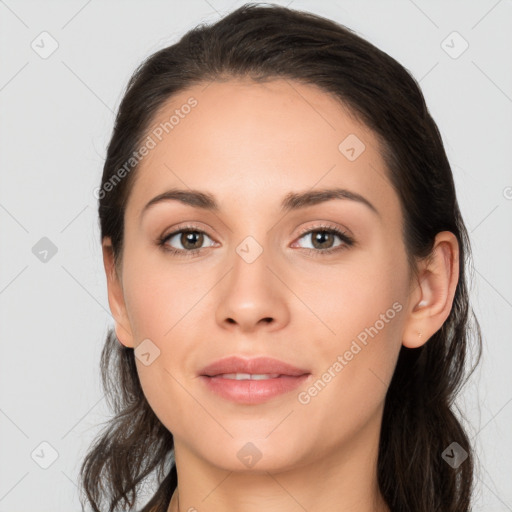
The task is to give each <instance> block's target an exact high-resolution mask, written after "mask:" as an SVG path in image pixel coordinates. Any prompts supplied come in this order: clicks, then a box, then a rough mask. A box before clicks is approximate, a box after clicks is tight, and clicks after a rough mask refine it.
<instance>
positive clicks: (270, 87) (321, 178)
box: [128, 79, 397, 212]
mask: <svg viewBox="0 0 512 512" xmlns="http://www.w3.org/2000/svg"><path fill="white" fill-rule="evenodd" d="M146 135H147V139H146V140H149V139H151V140H152V141H153V143H152V144H151V145H152V146H154V147H152V149H150V150H149V152H148V154H147V156H146V157H145V158H144V159H143V160H142V161H141V162H140V164H139V167H138V169H137V178H136V181H135V184H134V187H133V190H132V193H131V195H130V199H129V203H128V205H129V207H130V205H132V209H135V210H136V211H137V212H140V211H141V209H142V208H143V206H144V204H145V202H147V200H149V199H151V198H152V197H154V196H156V195H158V194H160V193H162V192H163V191H165V189H166V188H171V187H179V188H187V187H189V188H194V189H202V190H203V189H204V190H209V191H212V192H213V193H214V194H215V195H216V196H218V197H219V202H221V203H222V202H223V200H227V199H228V198H229V201H230V202H231V203H233V202H234V201H235V202H236V201H239V202H240V204H243V205H246V206H254V207H257V206H261V204H262V198H263V197H264V198H265V201H273V200H274V199H275V201H276V202H277V201H279V202H280V201H281V199H282V196H283V195H284V194H286V193H287V192H289V191H295V190H297V191H298V190H305V189H312V188H314V187H321V188H325V187H329V186H337V187H339V186H343V187H344V188H347V189H351V190H353V191H355V192H357V193H359V194H361V195H363V196H365V197H368V198H369V199H370V198H371V199H370V201H371V202H372V203H373V204H375V205H376V206H377V205H379V204H380V205H381V208H384V209H385V208H387V207H388V206H391V207H393V206H394V207H396V206H397V205H396V201H397V198H396V197H393V196H394V192H393V190H392V187H391V185H390V183H389V182H388V180H387V178H386V174H385V167H384V162H383V160H382V157H381V153H380V147H379V144H378V141H377V138H376V137H375V135H374V134H373V132H372V131H371V130H370V129H369V128H368V127H366V126H365V125H364V124H362V123H361V122H359V121H358V120H357V119H356V118H355V116H354V115H353V114H352V113H351V111H350V110H349V109H348V108H347V107H346V106H344V105H343V104H342V103H341V102H340V101H339V100H337V99H336V98H334V97H333V96H332V95H331V94H329V93H327V92H325V91H324V90H322V89H320V88H318V87H316V86H314V85H309V84H302V83H298V82H295V81H291V80H288V79H276V80H272V81H269V82H265V83H256V82H254V81H252V80H249V79H236V80H235V79H232V80H228V81H224V82H219V81H214V82H211V83H201V84H196V85H194V86H193V87H190V88H188V89H186V90H184V91H181V92H180V93H178V94H176V95H174V96H172V97H171V98H170V99H169V100H168V101H167V102H165V103H164V104H163V105H162V107H161V108H160V109H159V111H158V112H157V114H156V115H155V116H154V118H153V120H152V123H151V124H150V129H149V130H148V131H147V134H146ZM233 192H236V194H235V195H234V194H233ZM387 202H388V203H390V204H388V205H386V203H387ZM391 203H394V204H391Z"/></svg>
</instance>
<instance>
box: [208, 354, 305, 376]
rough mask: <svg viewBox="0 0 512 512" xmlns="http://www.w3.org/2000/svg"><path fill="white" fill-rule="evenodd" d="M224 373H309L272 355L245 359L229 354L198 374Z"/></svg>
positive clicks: (297, 374) (292, 374) (293, 374)
mask: <svg viewBox="0 0 512 512" xmlns="http://www.w3.org/2000/svg"><path fill="white" fill-rule="evenodd" d="M224 373H249V374H275V373H277V374H279V375H291V376H300V375H304V374H309V373H310V372H309V371H308V370H304V369H302V368H297V367H296V366H293V365H291V364H289V363H285V362H284V361H280V360H279V359H274V358H272V357H254V358H251V359H245V358H243V357H240V356H229V357H225V358H223V359H218V360H217V361H214V362H213V363H211V364H209V365H207V366H205V367H204V368H203V369H202V370H201V371H200V375H205V376H209V377H213V376H215V375H222V374H224Z"/></svg>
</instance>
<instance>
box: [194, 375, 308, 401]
mask: <svg viewBox="0 0 512 512" xmlns="http://www.w3.org/2000/svg"><path fill="white" fill-rule="evenodd" d="M310 376H311V374H310V373H305V374H303V375H280V374H248V373H231V374H229V373H227V374H220V375H214V376H209V375H201V376H200V380H201V381H202V382H203V384H204V385H205V387H206V389H207V390H208V391H209V392H211V393H213V394H215V395H216V396H219V397H221V398H223V399H224V400H228V401H230V402H235V403H237V404H244V405H257V404H261V403H264V402H267V401H268V400H270V399H272V398H275V397H278V396H281V395H285V394H287V393H290V392H292V391H293V390H295V389H296V388H298V387H299V386H300V385H302V384H304V383H305V382H306V381H307V380H308V379H309V377H310Z"/></svg>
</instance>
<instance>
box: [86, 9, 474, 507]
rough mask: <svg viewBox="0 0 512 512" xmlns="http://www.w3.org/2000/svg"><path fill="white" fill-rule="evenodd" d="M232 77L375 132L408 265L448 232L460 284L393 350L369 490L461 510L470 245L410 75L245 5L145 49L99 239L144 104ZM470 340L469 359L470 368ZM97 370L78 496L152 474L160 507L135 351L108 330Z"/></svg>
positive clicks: (169, 471)
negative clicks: (102, 416)
mask: <svg viewBox="0 0 512 512" xmlns="http://www.w3.org/2000/svg"><path fill="white" fill-rule="evenodd" d="M235 77H250V78H252V79H253V80H255V81H260V82H261V81H265V80H272V79H276V78H286V79H290V80H296V81H299V82H301V83H305V84H313V85H316V86H319V87H320V88H322V89H323V90H324V91H326V92H328V93H330V94H333V95H335V97H336V98H338V99H339V101H340V102H342V103H343V104H344V105H346V106H348V107H349V109H350V110H351V112H352V113H353V114H354V115H355V116H356V117H357V118H358V119H360V120H361V121H362V122H364V123H365V124H366V125H367V126H368V127H369V128H371V129H372V130H373V132H374V133H375V135H376V136H377V137H378V139H379V141H380V142H381V144H382V147H383V153H384V154H383V157H384V161H385V163H386V166H387V169H386V171H387V173H388V176H389V178H390V181H391V183H392V185H393V187H394V189H395V190H396V193H397V194H398V196H399V198H400V202H401V209H402V215H403V218H404V230H403V238H404V242H405V245H406V251H407V255H408V261H409V264H410V268H411V269H412V270H413V271H415V270H416V267H415V263H416V262H417V260H416V258H425V257H428V256H429V255H430V254H431V252H432V248H433V242H434V239H435V236H436V234H437V233H438V232H440V231H444V230H447V231H451V232H452V233H454V234H455V236H456V237H457V240H458V243H459V254H460V260H459V281H458V284H457V287H456V290H455V296H454V301H453V305H452V309H451V312H450V314H449V317H448V318H447V320H446V322H445V323H444V324H443V326H442V328H441V329H439V330H438V331H437V332H436V333H435V334H434V335H433V336H432V337H431V338H430V339H429V340H428V342H427V343H425V344H424V345H423V346H421V347H419V348H416V349H408V348H406V347H402V348H401V352H400V354H399V358H398V362H397V366H396V369H395V372H394V375H393V378H392V381H391V383H390V386H389V389H388V392H387V395H386V402H385V408H384V415H383V420H382V428H381V434H380V446H379V455H378V468H377V469H378V482H379V486H380V490H381V493H382V495H383V496H384V499H385V500H386V502H387V503H388V505H389V507H390V508H391V510H393V511H395V512H397V511H414V512H434V511H443V512H466V511H469V510H471V508H470V506H471V505H470V503H471V496H472V491H473V481H474V466H475V464H474V451H473V449H472V447H471V445H470V441H469V438H468V435H467V433H466V432H465V429H464V428H463V426H462V424H461V422H460V421H459V419H458V418H457V416H456V415H455V413H454V400H455V398H456V395H457V393H458V392H459V390H460V388H461V386H462V385H463V384H464V383H465V381H466V380H467V378H468V377H469V376H470V375H471V373H472V372H473V370H474V368H475V367H476V365H477V364H478V361H479V359H480V355H481V344H482V341H481V333H480V326H479V324H478V321H477V319H476V317H475V315H474V313H473V311H472V309H471V308H470V304H469V289H468V282H467V279H468V275H467V271H466V268H465V264H466V263H467V262H468V263H469V262H470V241H469V238H468V233H467V231H466V227H465V225H464V222H463V220H462V216H461V213H460V211H459V206H458V203H457V198H456V193H455V186H454V181H453V176H452V171H451V168H450V164H449V162H448V159H447V156H446V153H445V150H444V147H443V143H442V139H441V136H440V133H439V131H438V128H437V126H436V123H435V122H434V120H433V119H432V117H431V116H430V113H429V111H428V109H427V106H426V105H425V100H424V97H423V94H422V92H421V90H420V88H419V86H418V84H417V82H416V81H415V80H414V78H413V77H412V76H411V75H410V74H409V72H408V71H407V70H406V69H405V68H404V67H403V66H401V65H400V64H399V63H398V62H397V61H396V60H394V59H393V58H392V57H390V56H389V55H387V54H386V53H385V52H383V51H381V50H379V49H378V48H376V47H375V46H373V45H372V44H370V43H369V42H368V41H366V40H364V39H363V38H361V37H359V36H358V35H356V34H355V33H354V32H353V31H351V30H350V29H348V28H346V27H344V26H343V25H340V24H338V23H335V22H334V21H331V20H328V19H325V18H322V17H320V16H316V15H313V14H311V13H307V12H301V11H297V10H292V9H288V8H285V7H280V6H276V5H272V4H270V5H258V4H254V3H251V4H246V5H244V6H242V7H240V8H238V9H236V10H235V11H233V12H231V13H230V14H229V15H227V16H225V17H224V18H222V19H220V20H219V21H217V22H216V23H214V24H211V25H201V26H199V27H196V28H194V29H192V30H190V31H189V32H187V33H186V34H185V35H184V36H183V37H182V38H181V39H180V40H179V42H177V43H176V44H173V45H172V46H169V47H167V48H164V49H162V50H160V51H157V52H156V53H154V54H153V55H151V56H150V57H149V58H148V59H147V60H145V61H144V62H143V63H142V64H141V65H140V66H139V67H138V69H137V70H136V71H135V72H134V74H133V76H132V77H131V79H130V81H129V83H128V86H127V89H126V92H125V95H124V97H123V99H122V102H121V104H120V107H119V110H118V113H117V117H116V121H115V126H114V130H113V134H112V138H111V140H110V143H109V145H108V150H107V156H106V160H105V165H104V168H103V176H102V181H101V187H100V189H99V190H100V192H99V193H98V197H99V219H100V225H101V237H102V239H103V237H110V238H111V240H112V245H113V250H114V255H115V258H116V265H117V264H119V262H120V261H121V256H122V250H123V229H124V226H123V217H124V210H125V205H126V201H127V198H128V196H129V194H130V190H131V187H132V185H133V179H134V176H135V174H136V172H137V166H136V165H134V166H133V168H132V169H130V170H129V172H125V173H124V174H123V178H122V179H121V180H118V182H116V183H115V186H106V185H108V183H110V184H112V183H113V182H112V180H113V179H114V178H116V176H117V177H119V169H121V168H123V166H126V162H127V161H129V159H130V157H131V156H132V155H133V154H134V152H136V151H137V150H138V148H139V147H140V145H141V144H142V141H143V140H144V138H145V137H147V132H148V130H149V128H150V126H151V123H152V121H153V119H154V116H155V114H156V112H157V111H158V109H159V108H160V107H161V106H162V105H163V104H164V102H166V101H167V100H168V99H169V98H170V97H171V96H172V95H174V94H176V93H178V92H180V91H183V90H185V89H186V88H187V87H190V86H192V85H195V84H198V83H205V82H206V81H210V80H225V79H230V78H235ZM125 170H126V167H125ZM116 173H117V175H116ZM471 332H473V333H474V335H475V336H474V344H473V345H472V343H471V340H470V333H471ZM472 347H473V348H475V354H476V358H475V363H474V365H472V366H471V365H469V366H468V365H467V364H466V363H468V360H469V358H468V355H469V349H470V348H472ZM466 366H468V368H466ZM101 371H102V378H103V385H104V388H105V393H106V395H107V398H108V400H109V403H110V404H111V407H112V409H113V412H114V416H113V417H112V419H111V420H110V421H109V422H108V424H107V425H106V426H105V428H104V429H103V431H102V432H101V433H100V434H99V435H98V437H97V439H96V440H95V442H94V445H93V446H92V447H91V448H90V451H89V452H88V453H87V455H86V457H85V459H84V461H83V463H82V467H81V485H82V487H83V490H84V491H85V494H86V499H87V500H88V502H89V503H90V505H91V506H92V509H93V510H94V511H95V512H99V511H100V510H101V511H102V512H105V511H106V510H108V511H109V512H114V511H116V510H122V509H124V508H125V507H126V506H130V507H133V506H134V504H135V503H136V501H137V499H138V498H139V497H140V489H141V486H142V485H143V484H144V482H145V481H146V480H147V479H148V478H149V477H156V479H157V484H156V487H157V488H156V492H154V494H153V497H152V498H151V500H150V501H149V503H148V504H147V505H146V507H145V508H144V509H143V512H148V511H149V510H150V509H151V510H156V511H159V512H165V511H166V510H167V507H168V505H169V501H170V499H171V496H172V493H173V491H174V490H175V488H176V486H177V473H176V466H175V464H174V457H173V436H172V434H171V433H170V432H169V431H168V430H167V429H166V428H165V427H164V426H163V425H162V423H161V422H160V421H159V420H158V418H157V417H156V416H155V414H154V412H153V410H152V409H151V407H150V406H149V404H148V402H147V401H146V399H145V396H144V394H143V391H142V388H141V385H140V383H139V378H138V374H137V369H136V366H135V359H134V352H133V349H131V348H126V347H123V346H121V345H120V344H119V342H118V341H117V339H116V336H115V333H114V331H113V329H111V330H110V331H109V333H108V336H107V339H106V343H105V346H104V349H103V352H102V356H101ZM466 374H467V375H466ZM459 414H460V411H459ZM453 442H456V443H458V445H460V447H462V449H464V450H465V452H467V459H466V460H465V461H464V462H463V463H462V464H460V465H458V466H457V467H452V465H450V464H448V463H447V462H446V461H445V460H444V458H443V457H442V454H443V452H444V451H445V450H446V449H447V448H448V447H449V446H450V445H451V444H452V443H453Z"/></svg>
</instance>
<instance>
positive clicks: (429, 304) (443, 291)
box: [402, 231, 459, 348]
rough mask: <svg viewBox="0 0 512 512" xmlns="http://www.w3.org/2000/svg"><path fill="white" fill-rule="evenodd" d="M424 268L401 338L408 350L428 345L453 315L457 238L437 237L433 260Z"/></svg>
mask: <svg viewBox="0 0 512 512" xmlns="http://www.w3.org/2000/svg"><path fill="white" fill-rule="evenodd" d="M421 265H422V268H421V269H420V272H419V276H418V277H419V279H418V283H417V290H415V293H414V294H413V297H414V302H413V304H412V306H411V310H410V312H409V317H408V319H407V322H406V325H405V328H404V332H403V335H402V344H403V345H404V346H405V347H408V348H418V347H420V346H422V345H423V344H424V343H426V342H427V341H428V339H429V338H430V337H432V336H433V335H434V334H435V333H436V332H437V331H438V330H439V329H440V328H441V327H442V325H443V324H444V322H445V321H446V319H447V318H448V316H449V314H450V311H451V309H452V305H453V299H454V296H455V290H456V287H457V283H458V280H459V244H458V241H457V238H456V236H455V235H454V234H453V233H451V232H450V231H442V232H440V233H438V234H437V236H436V240H435V244H434V248H433V254H432V257H431V258H430V259H427V260H425V261H424V262H423V263H422V264H421Z"/></svg>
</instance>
